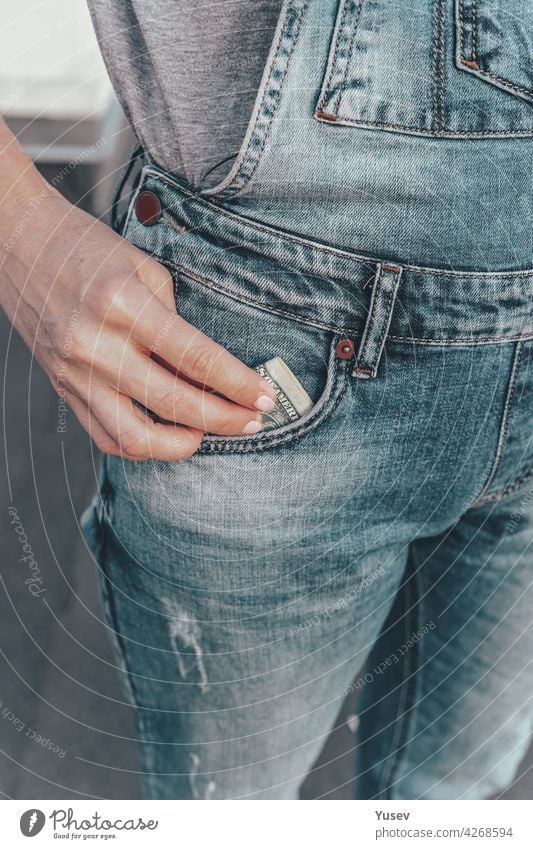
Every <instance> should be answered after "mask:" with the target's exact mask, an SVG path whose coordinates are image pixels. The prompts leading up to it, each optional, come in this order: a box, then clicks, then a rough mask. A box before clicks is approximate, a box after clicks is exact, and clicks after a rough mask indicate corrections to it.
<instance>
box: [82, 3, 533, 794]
mask: <svg viewBox="0 0 533 849" xmlns="http://www.w3.org/2000/svg"><path fill="white" fill-rule="evenodd" d="M409 12H410V14H409V15H406V14H405V4H401V3H390V2H385V0H382V1H380V0H367V2H361V0H359V2H357V0H342V2H340V3H339V2H333V0H311V2H305V0H287V2H285V4H284V8H283V13H282V15H281V19H280V23H279V27H278V33H277V35H276V37H275V39H274V44H273V48H272V51H271V55H270V58H269V61H268V63H267V67H266V69H265V75H264V78H263V82H262V86H261V90H260V92H259V95H258V100H257V104H256V108H255V111H254V114H253V116H252V119H251V121H250V125H249V129H248V133H247V137H246V139H245V142H244V144H243V148H242V150H241V153H240V155H239V158H238V160H237V162H236V164H235V166H234V168H233V169H232V171H231V173H230V174H229V176H228V177H227V178H226V179H225V180H224V181H223V182H222V183H220V184H219V185H218V186H217V187H215V188H209V189H205V190H204V191H201V192H197V191H191V190H190V188H189V187H188V186H187V185H185V184H184V183H183V181H182V180H180V179H179V178H178V177H177V176H176V175H171V174H166V173H164V172H162V171H161V170H159V169H158V168H157V167H156V166H155V165H153V163H151V162H150V161H149V160H148V161H147V164H146V165H145V166H144V168H143V171H142V174H141V177H140V181H139V184H138V186H137V188H136V190H135V194H134V196H133V198H132V200H131V203H130V206H129V211H128V214H127V217H126V220H125V221H124V224H123V227H122V232H123V233H124V235H125V237H126V238H127V239H129V240H131V241H132V242H133V243H134V244H135V245H137V246H138V247H139V248H141V249H142V250H145V251H147V252H149V253H150V254H152V255H153V256H154V257H155V258H156V259H158V260H159V261H160V262H162V263H164V264H165V265H166V266H167V267H168V268H169V269H170V271H171V273H172V275H173V279H174V283H175V297H176V308H177V311H178V312H179V314H180V315H182V316H183V317H184V318H185V319H186V320H187V321H189V322H191V323H192V324H194V325H196V326H197V327H199V328H200V329H201V330H202V331H203V332H205V333H207V334H208V335H210V336H211V337H213V338H214V339H215V340H216V341H217V342H220V343H221V344H222V345H224V346H225V347H227V348H229V350H231V351H232V352H233V353H234V354H236V355H237V356H238V357H240V358H241V359H242V360H244V361H245V362H247V363H248V364H250V365H252V366H253V365H257V364H259V363H261V362H264V361H265V360H267V359H269V358H270V357H272V356H281V357H283V358H284V359H285V361H286V362H287V364H288V365H289V366H290V368H291V369H292V371H293V372H294V373H295V374H296V375H297V377H298V378H299V380H300V381H301V382H302V384H303V385H304V387H305V389H306V390H307V392H308V393H309V394H310V396H311V398H312V399H313V402H314V406H313V408H312V409H311V410H310V412H309V413H307V414H306V415H304V416H303V418H301V419H300V420H298V421H297V422H293V423H291V424H289V425H286V426H284V427H281V428H278V429H276V430H269V431H265V432H262V433H259V434H254V435H251V436H240V437H220V436H210V435H208V436H206V438H205V439H204V442H203V443H202V446H201V448H200V451H199V452H198V453H197V454H196V455H195V456H193V457H192V458H190V459H188V460H186V461H184V462H176V463H168V462H144V463H133V462H129V461H123V460H121V459H118V458H109V457H108V458H106V459H105V462H104V465H103V469H102V478H101V486H100V491H99V494H98V495H97V497H96V498H95V500H94V502H93V505H92V507H91V508H90V509H89V510H88V511H87V513H86V514H85V519H84V524H85V529H86V533H87V535H88V538H89V540H90V542H91V545H92V547H93V550H94V552H95V555H96V559H97V563H98V573H99V577H100V585H101V590H102V598H103V602H104V606H105V610H106V615H107V622H108V625H109V629H110V633H111V634H112V636H113V639H114V640H115V645H116V649H117V657H118V659H119V666H120V669H121V672H122V675H123V678H124V683H125V686H126V690H127V693H128V695H129V698H130V699H131V700H132V702H133V703H134V704H135V705H136V708H137V710H136V715H137V721H138V735H139V739H140V756H141V763H140V770H141V772H142V776H143V782H144V792H145V794H146V796H147V797H150V798H164V799H167V798H171V799H188V798H199V799H215V798H216V799H218V798H264V799H266V798H287V799H290V798H296V797H297V795H298V788H299V785H300V784H301V783H302V781H303V779H304V778H305V776H306V774H307V772H308V771H309V770H310V769H311V768H312V765H313V762H314V760H315V759H316V757H317V755H318V753H319V751H320V748H321V746H322V744H323V742H324V740H325V738H326V737H327V735H328V733H329V732H330V730H331V728H332V727H333V725H334V723H335V719H336V716H337V714H338V711H339V709H340V706H341V704H342V701H343V699H344V697H345V695H346V693H347V692H349V691H350V690H351V691H353V690H354V689H355V690H356V691H357V692H358V694H359V697H360V698H359V729H358V731H357V736H356V737H354V756H355V773H356V784H357V795H358V797H359V798H391V799H414V798H424V799H438V798H451V799H459V798H461V799H466V798H483V797H488V796H490V795H491V794H494V793H497V792H499V791H501V790H503V789H504V788H505V787H506V785H507V784H508V783H509V782H510V781H511V780H512V778H513V775H514V772H515V770H516V768H517V766H518V764H519V761H520V759H521V757H522V755H523V754H524V752H525V750H526V748H527V746H528V742H529V735H530V733H531V726H532V719H533V660H532V656H533V590H532V582H533V570H532V557H531V542H532V539H533V443H532V439H531V435H532V434H531V430H532V428H531V422H532V412H533V354H532V351H533V318H532V310H531V305H532V295H533V270H532V268H531V267H532V265H533V263H532V257H531V255H532V249H531V243H532V239H531V235H532V234H531V221H532V216H531V213H532V206H533V205H532V191H531V189H532V186H531V164H532V155H531V152H532V147H531V136H532V134H533V108H532V104H531V102H530V100H529V99H528V98H529V95H528V94H527V91H526V89H527V88H528V86H529V88H531V80H530V79H529V78H528V75H530V73H531V26H532V24H531V21H532V12H533V4H532V3H531V2H522V3H518V2H516V3H508V4H500V3H496V2H493V0H486V2H483V0H477V3H473V2H463V0H457V2H453V0H446V2H444V0H436V1H435V0H420V2H418V3H416V4H413V6H412V7H410V10H409ZM474 14H475V15H476V17H475V19H474V18H473V15H474ZM474 22H475V26H474ZM474 34H475V38H474ZM143 191H151V192H154V193H155V194H157V196H158V197H159V199H160V201H161V204H162V210H163V212H162V215H161V217H160V218H159V220H158V221H157V223H154V224H152V225H150V226H147V225H146V224H143V223H142V222H141V221H140V220H139V219H138V217H137V214H136V207H135V200H136V198H137V197H138V196H139V194H140V193H141V192H143ZM162 332H163V329H162ZM343 340H350V341H351V342H353V343H354V350H355V354H354V356H349V355H348V356H346V355H345V353H344V349H345V348H346V346H344V347H343V346H342V345H339V343H341V342H342V341H343ZM109 768H113V765H112V764H110V765H109Z"/></svg>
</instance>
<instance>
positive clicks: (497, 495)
mask: <svg viewBox="0 0 533 849" xmlns="http://www.w3.org/2000/svg"><path fill="white" fill-rule="evenodd" d="M532 478H533V469H528V471H527V472H525V473H524V474H523V475H521V476H520V477H519V478H517V479H516V480H515V481H513V482H512V483H509V484H507V486H505V487H504V488H503V489H501V490H499V492H493V493H491V494H490V495H484V496H483V498H479V499H477V500H476V501H474V503H473V504H472V507H473V508H477V507H482V506H483V505H484V504H489V503H490V502H492V501H503V499H504V498H508V497H509V496H510V495H513V494H514V493H515V492H517V491H518V490H519V489H520V488H521V487H523V486H524V484H526V483H528V481H530V480H531V479H532Z"/></svg>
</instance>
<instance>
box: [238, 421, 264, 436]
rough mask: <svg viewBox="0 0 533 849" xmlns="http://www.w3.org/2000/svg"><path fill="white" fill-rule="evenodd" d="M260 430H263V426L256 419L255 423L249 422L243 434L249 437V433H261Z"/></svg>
mask: <svg viewBox="0 0 533 849" xmlns="http://www.w3.org/2000/svg"><path fill="white" fill-rule="evenodd" d="M260 430H263V425H262V424H261V422H258V421H257V420H256V419H254V421H253V422H248V424H247V425H246V426H245V427H244V428H243V430H242V433H243V434H246V435H248V434H249V433H259V431H260Z"/></svg>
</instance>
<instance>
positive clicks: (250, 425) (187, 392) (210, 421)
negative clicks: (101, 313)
mask: <svg viewBox="0 0 533 849" xmlns="http://www.w3.org/2000/svg"><path fill="white" fill-rule="evenodd" d="M111 360H112V361H113V362H114V363H115V364H116V362H117V361H118V358H115V357H112V358H111ZM115 369H116V365H115ZM107 372H108V373H109V381H110V382H112V385H114V382H116V386H117V388H118V390H119V391H120V392H121V394H123V395H126V396H127V397H129V398H135V400H137V401H139V402H140V403H141V404H143V405H144V406H145V407H147V408H148V409H149V410H152V412H154V413H157V415H158V416H160V417H161V418H162V419H166V420H167V421H170V422H177V423H179V424H184V425H187V426H188V427H193V428H197V429H198V430H202V431H208V432H209V433H218V434H222V435H231V434H241V433H246V434H249V433H257V432H258V431H260V430H261V429H262V418H261V413H254V412H253V411H252V410H250V409H249V408H248V407H241V406H239V405H237V404H234V403H233V402H232V401H228V400H226V399H225V398H220V397H218V396H217V395H213V393H211V392H205V391H204V390H203V389H201V388H197V387H195V386H193V385H191V384H190V383H188V382H187V381H185V380H181V379H180V378H179V377H177V376H175V375H173V374H171V373H170V372H169V371H167V370H166V369H165V368H163V367H162V366H161V365H159V364H158V363H157V362H155V361H154V360H151V359H150V358H149V357H147V356H146V355H145V354H143V353H141V352H140V351H137V350H135V349H132V348H130V349H129V350H128V352H127V354H126V355H125V356H124V360H123V362H122V363H120V368H119V372H118V375H117V373H116V370H115V372H114V373H113V370H112V368H111V367H110V366H109V367H108V368H107Z"/></svg>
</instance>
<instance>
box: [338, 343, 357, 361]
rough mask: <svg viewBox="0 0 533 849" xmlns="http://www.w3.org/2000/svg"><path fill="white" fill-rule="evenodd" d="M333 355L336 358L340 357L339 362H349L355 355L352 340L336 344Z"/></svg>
mask: <svg viewBox="0 0 533 849" xmlns="http://www.w3.org/2000/svg"><path fill="white" fill-rule="evenodd" d="M335 353H336V354H337V356H338V357H340V359H341V360H351V358H352V357H353V355H354V354H355V347H354V344H353V342H352V340H351V339H341V341H340V342H338V343H337V347H336V348H335Z"/></svg>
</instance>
